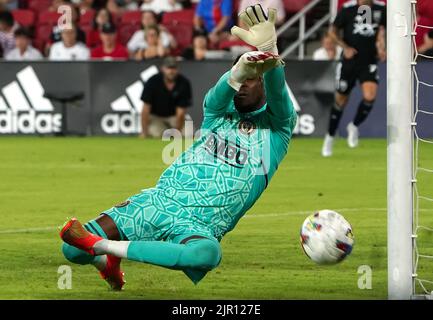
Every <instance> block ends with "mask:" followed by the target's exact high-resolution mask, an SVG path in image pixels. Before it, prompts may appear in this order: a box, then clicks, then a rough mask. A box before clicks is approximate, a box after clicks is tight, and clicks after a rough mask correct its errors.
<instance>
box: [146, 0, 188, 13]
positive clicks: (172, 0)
mask: <svg viewBox="0 0 433 320" xmlns="http://www.w3.org/2000/svg"><path fill="white" fill-rule="evenodd" d="M182 8H183V7H182V4H181V3H180V2H179V1H177V0H144V1H143V4H142V5H141V7H140V9H141V10H150V11H153V12H155V13H156V14H160V13H162V12H172V11H178V10H182Z"/></svg>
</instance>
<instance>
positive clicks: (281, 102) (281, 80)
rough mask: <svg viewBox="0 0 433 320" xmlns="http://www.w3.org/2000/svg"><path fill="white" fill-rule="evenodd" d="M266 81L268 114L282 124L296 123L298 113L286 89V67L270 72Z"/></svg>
mask: <svg viewBox="0 0 433 320" xmlns="http://www.w3.org/2000/svg"><path fill="white" fill-rule="evenodd" d="M264 80H265V91H266V102H267V104H268V106H267V111H268V113H269V114H270V115H271V116H272V117H273V118H275V119H278V122H279V123H282V124H284V123H287V122H291V121H294V120H295V119H296V111H295V108H294V105H293V101H292V99H290V95H289V91H288V90H287V88H286V78H285V74H284V67H283V66H278V67H276V68H274V69H272V70H269V71H268V72H266V73H265V75H264ZM293 118H295V119H293Z"/></svg>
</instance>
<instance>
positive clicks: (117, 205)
mask: <svg viewBox="0 0 433 320" xmlns="http://www.w3.org/2000/svg"><path fill="white" fill-rule="evenodd" d="M130 203H131V201H129V200H127V201H123V202H122V203H119V204H116V205H115V206H114V207H115V208H123V207H126V206H127V205H128V204H130Z"/></svg>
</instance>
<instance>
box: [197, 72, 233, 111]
mask: <svg viewBox="0 0 433 320" xmlns="http://www.w3.org/2000/svg"><path fill="white" fill-rule="evenodd" d="M229 77H230V71H227V72H226V73H225V74H224V75H222V77H221V78H220V79H219V80H218V82H217V83H216V85H215V86H214V87H213V88H211V89H210V90H209V91H208V93H207V94H206V96H205V98H204V116H205V117H207V116H211V117H212V116H214V117H215V116H220V115H222V114H224V113H225V112H226V111H227V109H228V108H229V106H230V105H231V104H232V101H233V97H234V96H235V94H236V91H235V90H234V89H233V88H232V87H231V86H230V85H229V84H228V79H229Z"/></svg>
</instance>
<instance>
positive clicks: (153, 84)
mask: <svg viewBox="0 0 433 320" xmlns="http://www.w3.org/2000/svg"><path fill="white" fill-rule="evenodd" d="M141 100H142V101H143V111H142V113H141V126H142V128H143V131H142V133H141V134H140V137H142V138H147V137H161V136H162V134H163V132H164V131H165V130H167V129H171V128H174V129H177V130H180V131H183V129H184V125H185V115H186V109H187V108H188V107H190V106H191V105H192V90H191V83H190V81H189V80H188V79H187V78H185V77H184V76H182V75H181V74H179V70H178V65H177V61H176V59H175V58H174V57H167V58H165V60H164V62H163V66H162V68H161V72H160V73H158V74H156V75H154V76H153V77H151V78H150V79H149V80H148V81H147V82H146V84H145V86H144V89H143V93H142V95H141Z"/></svg>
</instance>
